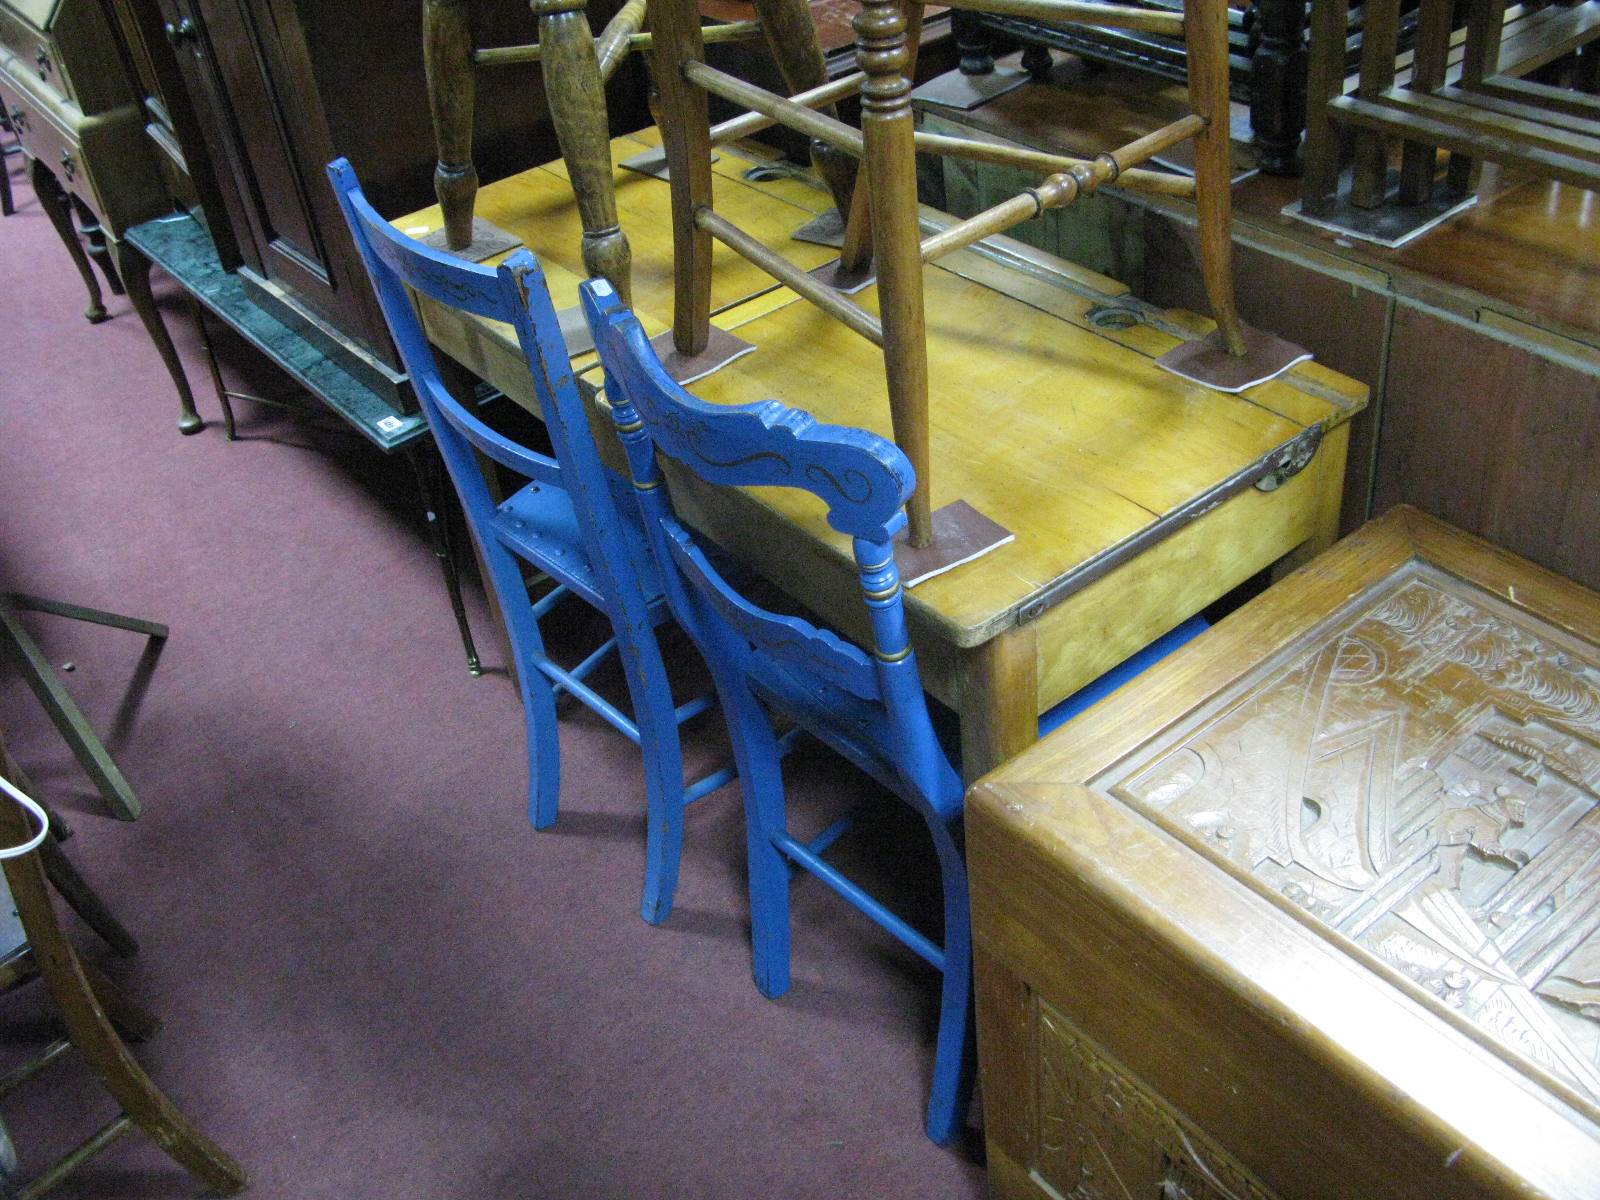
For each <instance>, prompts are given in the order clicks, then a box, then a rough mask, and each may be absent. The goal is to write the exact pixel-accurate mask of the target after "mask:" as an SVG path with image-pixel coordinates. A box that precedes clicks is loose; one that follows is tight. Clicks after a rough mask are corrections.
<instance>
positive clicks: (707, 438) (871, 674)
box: [583, 280, 973, 1144]
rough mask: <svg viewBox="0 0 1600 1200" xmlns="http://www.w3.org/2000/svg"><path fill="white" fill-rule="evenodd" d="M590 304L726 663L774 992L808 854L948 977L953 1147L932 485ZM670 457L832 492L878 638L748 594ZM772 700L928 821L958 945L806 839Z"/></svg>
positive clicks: (726, 692)
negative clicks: (922, 629)
mask: <svg viewBox="0 0 1600 1200" xmlns="http://www.w3.org/2000/svg"><path fill="white" fill-rule="evenodd" d="M583 303H584V311H585V314H586V315H587V317H588V319H589V324H590V326H591V328H592V330H593V332H594V337H595V343H596V346H597V347H598V349H599V351H600V357H601V361H602V362H603V363H604V366H605V372H606V395H607V398H608V400H609V401H610V403H611V408H612V415H613V418H614V419H615V421H616V424H617V431H618V434H619V436H620V437H621V438H622V441H623V445H624V447H625V449H626V451H627V455H628V464H629V468H630V470H631V472H632V474H633V481H634V491H635V495H636V497H637V500H638V505H639V510H640V513H641V515H642V516H643V518H644V526H645V535H646V538H647V540H648V542H649V546H650V550H651V552H652V554H654V556H655V560H656V565H657V569H658V570H659V572H660V577H661V582H662V586H663V587H664V588H665V590H666V595H667V600H668V602H669V604H670V605H671V606H672V610H673V613H674V615H676V617H677V618H678V622H679V624H680V625H682V626H683V628H684V629H685V630H686V631H687V632H688V634H689V636H690V637H691V638H692V639H693V640H694V641H695V642H696V643H697V644H698V645H699V647H700V650H701V653H702V655H703V656H704V657H705V659H706V662H707V664H708V666H709V667H710V669H711V673H712V676H713V677H714V679H715V680H716V684H717V691H718V694H719V696H720V698H721V700H722V705H723V713H724V716H725V717H726V719H727V722H728V727H729V734H730V737H731V740H732V742H733V747H734V758H735V761H736V763H737V765H738V769H739V776H740V780H741V786H742V790H743V792H744V800H745V812H746V829H747V841H748V853H749V859H750V867H749V871H750V906H751V924H752V930H753V946H752V960H753V966H754V972H755V979H756V984H757V986H758V987H759V988H760V989H761V991H762V992H763V993H764V994H766V995H768V996H774V997H775V996H780V995H782V994H783V993H784V992H785V991H787V990H788V988H789V984H790V969H789V884H790V879H791V877H792V875H793V870H792V869H791V864H792V865H793V866H795V867H800V868H804V869H805V870H807V871H809V872H810V873H812V874H813V875H816V876H817V877H819V878H821V879H822V880H823V881H824V882H826V883H827V884H829V885H830V886H831V887H832V888H833V889H834V890H835V891H837V892H838V893H839V894H840V895H842V896H843V897H844V898H845V899H847V900H848V901H850V902H851V903H852V904H854V905H855V906H856V907H857V908H859V909H860V910H861V911H862V912H864V913H865V914H866V915H868V916H869V917H871V918H872V919H873V920H875V921H877V922H878V924H880V925H881V926H882V927H883V928H885V929H886V930H888V931H889V932H890V933H892V934H893V935H894V936H896V937H897V938H899V939H900V940H901V941H903V942H904V943H905V944H906V945H908V946H910V947H911V949H913V950H914V951H915V952H916V953H918V954H920V955H921V956H922V957H923V958H925V959H926V960H927V961H928V962H930V963H931V964H933V966H935V967H937V968H938V969H939V970H940V971H942V972H943V986H942V994H941V997H940V1019H939V1033H938V1044H937V1048H936V1050H935V1055H934V1072H933V1087H932V1095H931V1097H930V1099H929V1102H928V1114H927V1129H928V1135H929V1136H930V1137H932V1138H933V1139H934V1140H935V1141H937V1142H940V1143H941V1144H943V1143H947V1142H950V1141H951V1140H953V1139H954V1138H955V1136H956V1135H957V1134H958V1133H959V1132H960V1130H961V1128H962V1123H963V1119H964V1117H965V1112H966V1102H967V1098H968V1095H969V1093H970V1089H971V1080H972V1065H973V1052H972V1034H971V1014H972V933H971V920H970V916H969V913H968V907H967V903H968V902H967V875H966V865H965V859H964V855H963V851H962V835H961V815H962V784H961V779H960V776H959V775H958V774H957V772H956V771H955V770H954V769H953V768H952V766H951V764H950V761H949V759H948V758H947V757H946V755H945V753H944V751H943V750H942V749H941V748H940V745H939V742H938V740H937V738H936V737H935V735H934V730H933V724H932V722H931V721H930V719H929V714H928V705H927V698H926V697H925V695H924V694H923V690H922V679H921V675H920V673H919V671H918V668H917V661H916V656H915V654H914V653H913V652H912V650H911V646H910V641H909V638H908V633H907V628H906V619H905V611H904V605H903V600H902V596H901V587H900V576H899V571H898V569H897V568H896V566H895V561H894V554H893V551H892V541H893V537H894V534H895V532H896V531H897V530H899V529H900V528H902V527H903V526H904V524H905V520H906V518H905V514H904V512H903V510H902V506H903V505H904V504H905V502H906V499H907V497H909V496H910V495H911V492H912V490H913V488H914V486H915V482H916V481H915V477H914V475H913V472H912V470H911V464H910V462H909V461H908V460H907V459H906V456H905V455H904V454H902V453H901V452H900V450H899V449H898V448H897V447H896V446H895V445H894V444H893V443H892V442H889V441H887V440H886V439H884V438H881V437H878V436H877V435H876V434H872V433H868V432H866V431H864V430H859V429H847V428H844V427H841V426H837V425H823V424H819V423H818V422H817V421H816V420H815V419H814V418H813V417H811V416H810V415H809V414H807V413H804V412H801V411H799V410H798V409H793V408H788V407H785V406H784V405H782V404H780V403H779V402H777V401H775V400H768V401H764V402H762V403H759V404H748V405H741V406H721V405H712V404H707V403H705V402H704V401H701V400H699V399H697V398H695V397H694V396H692V395H690V394H689V393H688V392H687V391H685V390H684V389H683V388H681V387H680V386H679V385H678V384H677V383H675V382H674V381H673V380H672V379H671V378H670V377H669V376H668V375H667V373H666V372H665V371H664V370H663V369H662V367H661V364H660V361H659V360H658V359H657V358H656V355H655V353H654V351H653V350H652V349H651V347H650V344H649V341H648V339H647V338H646V337H645V334H644V330H643V329H642V328H641V327H640V325H639V322H638V320H637V319H636V318H635V317H634V315H633V314H632V313H631V312H629V311H628V309H627V308H626V307H625V306H624V305H623V304H622V302H621V301H620V299H619V298H618V297H617V294H616V292H615V291H614V290H612V288H611V287H610V285H609V284H607V283H606V282H605V281H604V280H590V281H589V282H587V283H585V284H584V285H583ZM657 450H659V451H660V452H661V453H662V454H665V455H667V456H669V457H670V458H672V459H674V460H676V461H677V462H679V463H680V464H682V465H683V466H684V467H685V468H687V469H688V470H690V471H692V472H694V473H695V474H697V475H699V476H700V477H701V478H703V479H705V480H707V481H709V482H711V483H714V484H720V485H726V486H749V485H766V486H779V487H793V488H801V489H804V490H805V491H808V492H811V493H813V494H814V495H816V496H817V497H819V498H820V499H821V500H822V501H823V503H824V504H826V505H827V510H828V521H829V523H830V524H831V525H832V526H833V528H835V529H837V530H839V531H840V532H841V533H846V534H849V535H850V536H851V537H852V538H853V539H854V542H853V547H854V556H855V564H856V568H857V571H858V573H859V576H860V583H861V594H862V603H863V604H865V605H866V607H867V610H868V614H869V616H870V628H871V644H870V645H866V646H857V645H853V644H851V643H849V642H847V641H845V640H843V639H841V638H839V637H838V636H836V635H835V634H833V633H831V632H829V631H828V630H825V629H821V628H818V627H817V626H816V625H813V624H812V623H810V622H809V621H806V620H804V619H802V618H799V617H793V616H785V615H781V614H778V613H775V612H772V611H770V610H768V609H765V608H763V607H761V606H759V605H757V604H755V603H753V602H752V601H751V600H749V599H748V598H747V597H746V596H744V595H743V594H741V593H740V592H739V591H738V590H737V589H735V588H734V587H733V586H731V585H730V584H729V583H728V582H727V580H726V579H724V577H723V576H722V575H721V574H720V573H719V572H718V571H717V569H716V567H715V566H714V565H713V563H712V562H711V560H710V559H709V558H708V557H707V556H706V554H705V552H704V551H703V549H702V548H701V546H700V545H699V544H698V543H697V541H696V538H695V535H694V534H693V532H692V531H691V530H690V529H689V528H688V527H687V526H685V525H684V524H683V523H682V522H680V521H679V520H678V518H677V517H676V515H675V514H674V512H673V508H672V502H671V497H670V495H669V492H668V489H667V488H666V487H665V486H663V479H662V475H661V467H660V464H659V463H658V462H657V459H656V452H657ZM769 707H770V708H772V709H776V710H779V711H781V712H782V713H783V714H784V715H786V716H787V717H788V718H789V719H791V720H793V721H794V722H795V723H796V724H797V725H799V726H800V727H801V728H804V729H805V730H807V731H808V732H810V733H812V734H814V735H816V736H817V737H818V738H819V739H820V740H822V741H824V742H826V743H827V744H828V745H830V746H832V747H833V748H834V749H835V750H837V751H839V752H840V753H842V754H843V755H844V756H845V757H847V758H849V759H850V760H851V761H853V762H855V763H856V764H857V765H858V766H860V767H862V768H863V769H864V770H866V771H867V772H868V773H870V774H871V775H873V776H874V777H876V778H877V779H878V780H879V781H880V782H881V783H883V784H884V785H885V786H887V787H888V788H889V789H890V790H892V791H893V792H894V793H895V794H896V795H897V796H899V797H900V798H901V799H902V800H904V801H905V802H906V803H908V804H909V805H910V806H911V807H912V808H913V809H914V810H915V811H916V812H917V813H918V814H920V815H921V817H922V818H923V821H924V823H925V824H926V826H927V829H928V832H929V835H930V836H931V838H932V840H933V846H934V850H935V852H936V856H937V861H938V865H939V876H940V883H941V886H942V891H943V907H944V938H943V944H942V945H938V944H935V943H934V942H933V941H932V940H931V939H930V938H928V937H927V936H925V935H924V934H923V933H921V932H920V931H918V930H916V929H914V928H912V927H911V926H910V925H908V924H907V923H906V922H905V921H903V920H902V919H901V918H899V917H898V916H896V915H895V914H894V913H893V912H891V911H889V910H888V909H887V908H886V907H885V906H884V905H883V904H881V903H880V902H879V901H877V900H876V899H874V898H873V897H872V896H870V895H868V894H867V893H866V892H865V891H864V890H863V889H862V888H861V887H859V886H858V885H857V884H856V883H854V882H852V881H851V880H850V879H848V878H846V877H845V876H844V875H843V874H841V873H840V872H839V871H838V870H837V869H836V868H834V867H833V866H832V865H830V864H829V863H828V862H827V861H826V860H825V859H824V858H823V857H822V851H823V849H824V848H825V845H826V843H829V842H831V841H832V840H833V838H834V837H836V836H837V834H838V830H837V828H835V827H830V828H829V830H828V831H826V832H825V833H824V834H823V835H822V836H821V837H819V838H818V839H816V840H815V841H814V842H812V843H811V844H809V845H808V844H806V843H803V842H801V841H800V840H799V839H797V838H796V837H794V836H793V835H792V834H791V833H790V832H789V828H788V822H787V819H786V812H785V803H784V787H783V778H782V773H781V762H780V755H781V748H780V744H779V739H777V738H776V737H775V735H774V730H773V726H772V722H771V718H770V717H769V715H768V708H769Z"/></svg>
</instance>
